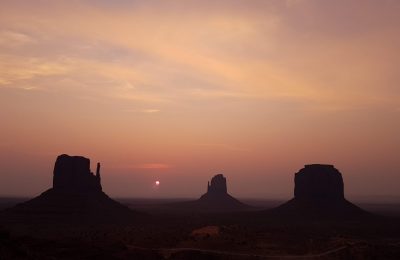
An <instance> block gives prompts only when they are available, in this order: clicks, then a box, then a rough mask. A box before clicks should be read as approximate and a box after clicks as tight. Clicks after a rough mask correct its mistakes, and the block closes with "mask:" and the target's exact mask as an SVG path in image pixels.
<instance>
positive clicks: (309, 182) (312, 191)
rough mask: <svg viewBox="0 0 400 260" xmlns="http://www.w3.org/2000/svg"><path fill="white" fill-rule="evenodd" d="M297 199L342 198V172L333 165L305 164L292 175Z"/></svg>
mask: <svg viewBox="0 0 400 260" xmlns="http://www.w3.org/2000/svg"><path fill="white" fill-rule="evenodd" d="M294 183H295V184H294V197H295V198H297V199H309V200H313V199H327V200H343V199H344V188H343V186H344V185H343V178H342V174H341V173H340V172H339V171H338V170H337V169H336V168H335V167H333V165H323V164H311V165H305V166H304V168H303V169H301V170H300V171H299V172H297V173H296V174H295V177H294Z"/></svg>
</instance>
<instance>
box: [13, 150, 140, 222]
mask: <svg viewBox="0 0 400 260" xmlns="http://www.w3.org/2000/svg"><path fill="white" fill-rule="evenodd" d="M8 213H10V214H14V215H20V216H21V215H25V216H27V217H29V218H32V217H35V216H52V217H54V218H59V217H64V218H65V219H69V218H70V217H71V218H72V217H75V218H77V219H78V220H79V221H82V220H85V218H86V219H90V221H91V222H96V221H97V220H101V221H104V220H106V221H108V220H115V219H128V218H130V217H132V215H133V213H135V212H134V211H131V210H130V209H129V208H127V207H125V206H123V205H122V204H120V203H118V202H116V201H114V200H113V199H111V198H110V197H108V196H107V194H105V193H104V192H103V190H102V186H101V176H100V163H97V167H96V174H93V173H92V172H91V170H90V160H89V159H88V158H85V157H83V156H69V155H67V154H62V155H59V156H58V157H57V160H56V162H55V164H54V171H53V187H52V188H50V189H48V190H47V191H45V192H43V193H42V194H41V195H39V196H38V197H36V198H34V199H31V200H29V201H27V202H25V203H22V204H19V205H17V206H16V207H14V208H11V209H10V210H9V212H8Z"/></svg>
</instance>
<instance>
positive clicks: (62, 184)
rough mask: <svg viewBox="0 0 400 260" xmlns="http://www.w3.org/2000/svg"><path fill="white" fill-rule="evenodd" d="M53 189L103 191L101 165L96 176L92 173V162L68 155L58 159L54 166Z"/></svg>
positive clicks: (98, 166)
mask: <svg viewBox="0 0 400 260" xmlns="http://www.w3.org/2000/svg"><path fill="white" fill-rule="evenodd" d="M53 189H55V190H64V191H77V192H97V191H101V190H102V189H101V183H100V163H97V170H96V175H94V174H93V173H92V172H91V171H90V160H89V159H88V158H85V157H82V156H69V155H66V154H63V155H60V156H58V157H57V160H56V163H55V165H54V176H53Z"/></svg>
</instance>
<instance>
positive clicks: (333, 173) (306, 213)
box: [270, 164, 368, 219]
mask: <svg viewBox="0 0 400 260" xmlns="http://www.w3.org/2000/svg"><path fill="white" fill-rule="evenodd" d="M294 182H295V188H294V198H293V199H291V200H290V201H288V202H286V203H285V204H283V205H281V206H279V207H277V208H275V209H273V210H271V211H270V212H272V213H278V214H283V215H286V216H289V217H294V218H299V219H301V218H302V217H306V218H308V217H311V218H312V217H317V218H349V217H350V218H351V217H358V216H360V215H366V214H368V213H367V212H365V211H363V210H362V209H360V208H359V207H357V206H355V205H354V204H352V203H350V202H349V201H347V200H346V199H345V197H344V184H343V178H342V174H341V173H340V172H339V171H338V170H337V169H336V168H335V167H334V166H333V165H324V164H311V165H305V166H304V168H303V169H301V170H300V171H299V172H297V173H296V174H295V178H294Z"/></svg>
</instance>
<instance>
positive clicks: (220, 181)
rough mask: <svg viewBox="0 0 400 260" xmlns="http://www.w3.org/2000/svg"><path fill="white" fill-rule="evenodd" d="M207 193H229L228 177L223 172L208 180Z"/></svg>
mask: <svg viewBox="0 0 400 260" xmlns="http://www.w3.org/2000/svg"><path fill="white" fill-rule="evenodd" d="M207 193H212V194H225V193H228V189H227V188H226V178H225V177H224V175H222V174H217V175H215V176H214V177H213V178H212V179H211V185H210V182H208V185H207Z"/></svg>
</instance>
